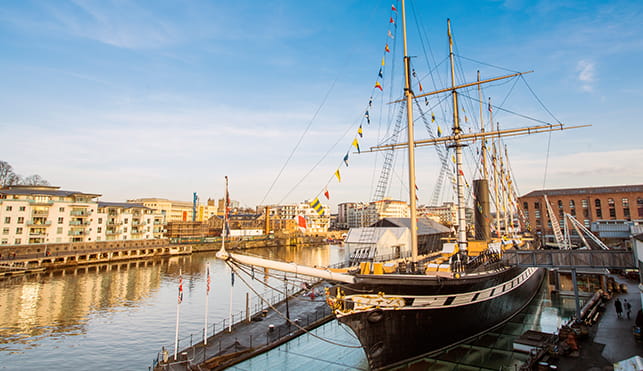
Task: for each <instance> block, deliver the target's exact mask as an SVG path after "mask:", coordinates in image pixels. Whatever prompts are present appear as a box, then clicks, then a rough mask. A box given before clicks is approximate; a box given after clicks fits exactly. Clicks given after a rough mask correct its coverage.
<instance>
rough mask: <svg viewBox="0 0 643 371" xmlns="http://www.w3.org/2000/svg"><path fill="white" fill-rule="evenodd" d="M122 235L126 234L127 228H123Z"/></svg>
mask: <svg viewBox="0 0 643 371" xmlns="http://www.w3.org/2000/svg"><path fill="white" fill-rule="evenodd" d="M125 220H127V219H125ZM123 233H127V227H125V228H123Z"/></svg>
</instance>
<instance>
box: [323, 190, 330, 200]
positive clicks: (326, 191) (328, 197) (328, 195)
mask: <svg viewBox="0 0 643 371" xmlns="http://www.w3.org/2000/svg"><path fill="white" fill-rule="evenodd" d="M324 196H326V199H327V200H330V193H328V189H325V190H324Z"/></svg>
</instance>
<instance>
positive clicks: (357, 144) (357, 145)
mask: <svg viewBox="0 0 643 371" xmlns="http://www.w3.org/2000/svg"><path fill="white" fill-rule="evenodd" d="M353 145H354V146H355V148H357V153H361V151H360V150H359V143H358V142H357V138H355V139H353Z"/></svg>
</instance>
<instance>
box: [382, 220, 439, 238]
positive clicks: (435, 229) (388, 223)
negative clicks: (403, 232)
mask: <svg viewBox="0 0 643 371" xmlns="http://www.w3.org/2000/svg"><path fill="white" fill-rule="evenodd" d="M373 226H374V227H404V228H411V218H384V219H382V220H380V221H378V222H377V223H375V224H373ZM449 232H450V229H449V228H448V227H446V226H444V225H442V224H440V223H438V222H436V221H434V220H432V219H429V218H418V235H419V236H423V235H429V234H440V233H449Z"/></svg>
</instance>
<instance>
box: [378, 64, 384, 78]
mask: <svg viewBox="0 0 643 371" xmlns="http://www.w3.org/2000/svg"><path fill="white" fill-rule="evenodd" d="M377 76H379V78H380V79H381V78H384V74H383V73H382V67H380V72H378V73H377Z"/></svg>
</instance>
